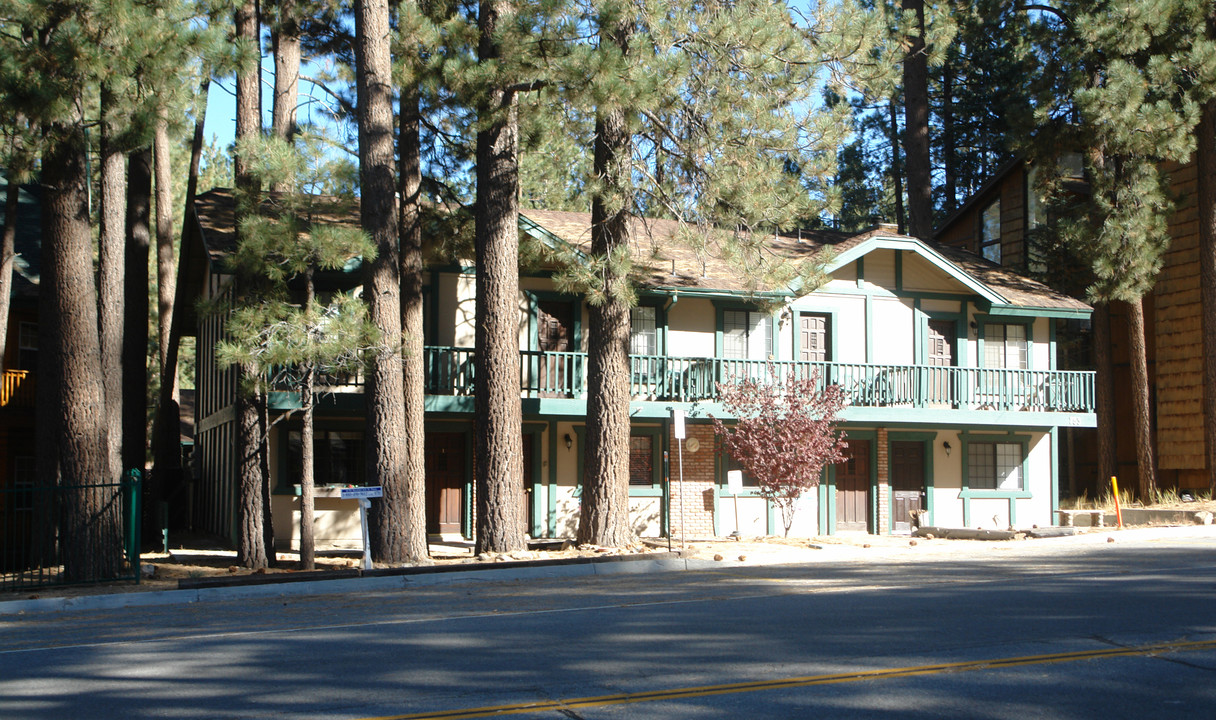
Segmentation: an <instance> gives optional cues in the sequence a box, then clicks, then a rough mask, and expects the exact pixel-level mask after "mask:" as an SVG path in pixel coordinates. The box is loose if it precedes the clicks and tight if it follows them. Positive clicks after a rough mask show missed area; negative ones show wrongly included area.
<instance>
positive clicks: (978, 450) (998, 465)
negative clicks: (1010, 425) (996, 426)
mask: <svg viewBox="0 0 1216 720" xmlns="http://www.w3.org/2000/svg"><path fill="white" fill-rule="evenodd" d="M967 487H969V488H971V489H972V490H1022V489H1023V487H1022V444H1021V443H994V442H973V443H969V444H968V445H967Z"/></svg>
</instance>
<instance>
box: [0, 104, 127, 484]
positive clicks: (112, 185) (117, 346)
mask: <svg viewBox="0 0 1216 720" xmlns="http://www.w3.org/2000/svg"><path fill="white" fill-rule="evenodd" d="M112 106H113V97H112V95H111V93H110V92H109V90H108V88H102V91H101V113H102V123H101V168H100V170H101V178H100V183H99V190H100V196H101V197H100V200H101V203H100V204H101V208H100V212H99V213H98V220H99V224H100V228H99V229H98V242H97V292H98V298H97V308H98V313H99V314H98V318H97V319H98V323H99V326H98V327H99V330H100V336H101V337H100V341H101V368H102V373H104V376H105V380H104V382H105V389H106V427H107V429H108V437H109V439H110V460H109V467H110V476H111V477H114V478H117V477H120V476H121V475H122V465H123V463H122V439H123V434H122V418H123V411H122V408H123V392H122V390H123V388H122V383H123V372H122V367H123V321H124V317H123V286H124V283H123V274H124V267H125V261H124V259H123V254H124V251H125V240H126V231H125V226H126V211H125V209H124V208H125V206H126V183H127V168H126V162H125V161H126V156H125V155H124V154H123V153H122V152H121V151H120V150H119V148H118V147H117V144H116V142H115V134H116V132H117V128H116V127H114V125H113V120H112V118H111V117H110V115H111V113H112ZM0 354H2V353H0Z"/></svg>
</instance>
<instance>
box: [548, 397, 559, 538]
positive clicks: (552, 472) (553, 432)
mask: <svg viewBox="0 0 1216 720" xmlns="http://www.w3.org/2000/svg"><path fill="white" fill-rule="evenodd" d="M548 428H549V429H548V431H547V432H548V433H549V484H548V486H547V487H546V488H545V500H546V501H547V504H548V506H549V507H548V513H549V514H548V518H547V519H546V521H545V526H546V530H547V533H546V537H551V538H552V537H557V443H558V438H557V421H556V420H550V421H548Z"/></svg>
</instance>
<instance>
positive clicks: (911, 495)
mask: <svg viewBox="0 0 1216 720" xmlns="http://www.w3.org/2000/svg"><path fill="white" fill-rule="evenodd" d="M924 496H925V444H924V443H923V442H920V441H919V440H917V441H896V442H893V443H891V519H892V520H893V521H894V523H895V531H896V532H911V531H912V514H913V513H914V512H915V511H917V510H922V509H924V506H925V505H924Z"/></svg>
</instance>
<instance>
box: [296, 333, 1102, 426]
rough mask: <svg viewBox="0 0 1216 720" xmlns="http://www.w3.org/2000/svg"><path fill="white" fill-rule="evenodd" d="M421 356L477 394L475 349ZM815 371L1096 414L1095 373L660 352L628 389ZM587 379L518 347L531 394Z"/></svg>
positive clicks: (861, 396) (634, 362)
mask: <svg viewBox="0 0 1216 720" xmlns="http://www.w3.org/2000/svg"><path fill="white" fill-rule="evenodd" d="M423 359H424V366H425V371H426V392H427V394H429V395H448V396H461V395H466V396H467V395H472V394H473V388H474V382H475V379H474V374H473V349H472V348H458V347H427V348H425V350H424V358H423ZM815 373H817V374H818V375H817V377H818V378H819V382H820V383H831V384H838V385H840V386H841V387H843V388H844V391H845V393H846V394H847V396H848V398H849V404H850V405H852V406H855V407H927V408H954V409H962V410H1005V411H1008V410H1015V411H1030V412H1074V413H1076V412H1079V413H1092V412H1094V374H1093V373H1092V372H1079V371H1066V370H1003V369H994V368H967V367H936V366H929V365H882V364H869V363H840V362H793V361H774V362H766V361H763V360H729V359H725V358H705V357H667V356H661V355H634V356H632V357H630V358H629V382H630V394H631V395H632V396H633V397H634V398H635V399H638V400H654V401H665V402H698V401H714V400H717V399H718V383H722V382H736V381H738V380H741V379H743V378H755V379H757V380H775V381H778V382H780V381H783V380H786V379H791V378H805V377H811V376H812V375H813V374H815ZM339 382H340V383H341V384H343V385H347V386H349V385H350V384H360V383H361V378H343V379H341V380H340V381H339ZM586 383H587V355H586V353H576V352H545V351H538V350H528V351H521V352H520V384H521V388H522V392H523V394H524V396H526V397H532V398H580V397H585V396H586V392H587V385H586ZM319 384H323V383H319Z"/></svg>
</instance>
